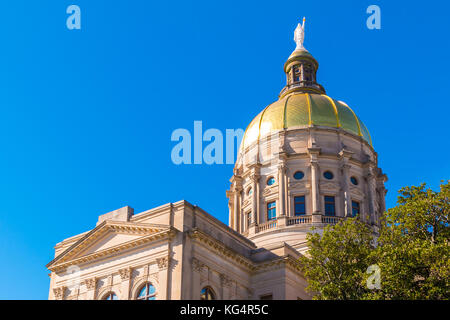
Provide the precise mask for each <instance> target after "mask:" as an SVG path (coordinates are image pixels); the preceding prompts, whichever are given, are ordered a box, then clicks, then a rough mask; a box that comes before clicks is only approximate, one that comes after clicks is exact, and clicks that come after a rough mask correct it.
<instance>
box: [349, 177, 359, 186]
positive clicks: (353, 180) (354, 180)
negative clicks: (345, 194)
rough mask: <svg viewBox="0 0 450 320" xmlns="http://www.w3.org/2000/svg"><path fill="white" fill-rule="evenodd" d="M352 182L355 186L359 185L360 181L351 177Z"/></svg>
mask: <svg viewBox="0 0 450 320" xmlns="http://www.w3.org/2000/svg"><path fill="white" fill-rule="evenodd" d="M350 181H351V182H352V183H353V184H354V185H355V186H357V185H358V179H356V178H355V177H351V178H350Z"/></svg>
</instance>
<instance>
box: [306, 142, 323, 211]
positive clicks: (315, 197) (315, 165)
mask: <svg viewBox="0 0 450 320" xmlns="http://www.w3.org/2000/svg"><path fill="white" fill-rule="evenodd" d="M308 153H309V155H310V157H311V202H312V211H313V212H312V214H313V215H319V214H321V210H320V200H319V160H318V156H319V153H320V148H308Z"/></svg>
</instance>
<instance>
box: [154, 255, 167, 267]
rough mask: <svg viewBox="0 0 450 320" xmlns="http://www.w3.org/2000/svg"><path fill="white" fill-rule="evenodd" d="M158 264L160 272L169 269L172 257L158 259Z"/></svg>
mask: <svg viewBox="0 0 450 320" xmlns="http://www.w3.org/2000/svg"><path fill="white" fill-rule="evenodd" d="M156 263H157V264H158V268H159V270H164V269H167V268H168V267H169V265H170V257H168V256H167V257H162V258H157V259H156Z"/></svg>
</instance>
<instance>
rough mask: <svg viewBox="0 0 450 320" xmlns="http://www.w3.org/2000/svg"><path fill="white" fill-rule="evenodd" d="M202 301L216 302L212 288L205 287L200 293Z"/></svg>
mask: <svg viewBox="0 0 450 320" xmlns="http://www.w3.org/2000/svg"><path fill="white" fill-rule="evenodd" d="M200 300H216V295H215V294H214V291H213V289H211V288H210V287H204V288H203V289H202V291H201V292H200Z"/></svg>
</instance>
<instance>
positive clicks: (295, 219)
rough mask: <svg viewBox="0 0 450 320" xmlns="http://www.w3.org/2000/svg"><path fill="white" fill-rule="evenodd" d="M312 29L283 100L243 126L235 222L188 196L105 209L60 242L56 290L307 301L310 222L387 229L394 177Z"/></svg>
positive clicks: (77, 295)
mask: <svg viewBox="0 0 450 320" xmlns="http://www.w3.org/2000/svg"><path fill="white" fill-rule="evenodd" d="M303 28H304V24H303V26H301V25H300V24H299V26H298V27H297V30H296V33H295V34H296V36H295V40H296V42H297V48H296V49H295V51H294V52H293V53H292V54H291V56H290V57H289V58H288V60H287V61H286V63H285V65H284V71H285V73H286V78H287V84H286V86H285V87H284V88H283V90H282V91H281V93H280V95H279V99H278V100H277V101H276V102H274V103H272V104H270V105H269V106H267V107H266V108H265V109H264V110H263V111H261V113H260V114H259V115H257V116H256V118H255V119H253V121H251V122H250V125H249V126H248V128H247V129H246V132H245V134H244V138H243V141H242V143H241V147H240V150H239V155H238V159H237V161H236V165H235V167H234V170H233V176H232V178H231V180H230V182H231V187H230V189H229V190H228V191H227V197H228V199H229V225H228V226H227V225H225V224H223V223H222V222H220V221H219V220H217V219H216V218H214V217H213V216H212V215H210V214H208V213H206V212H205V211H203V210H202V209H201V208H199V207H197V206H194V205H192V204H190V203H188V202H186V201H179V202H176V203H169V204H166V205H163V206H161V207H158V208H154V209H151V210H149V211H145V212H142V213H139V214H134V212H133V209H132V208H130V207H124V208H121V209H118V210H115V211H113V212H110V213H107V214H104V215H102V216H100V217H99V219H98V222H97V226H96V227H95V228H94V229H92V230H90V231H88V232H85V233H82V234H79V235H77V236H74V237H71V238H68V239H65V240H64V241H62V242H60V243H58V244H57V245H56V246H55V258H54V259H53V260H52V261H51V262H50V263H49V264H48V265H47V268H48V269H49V270H50V271H51V273H50V279H51V280H50V292H49V299H57V300H58V299H59V300H62V299H148V300H153V299H227V300H231V299H308V298H309V295H308V294H307V292H306V291H305V288H306V286H307V282H306V280H305V278H304V277H303V275H302V273H301V271H300V265H299V262H298V258H299V257H300V255H302V254H304V253H305V251H306V250H307V246H306V234H307V233H308V232H309V231H310V229H311V227H313V226H314V227H316V229H317V230H318V232H321V230H323V228H324V227H325V226H326V225H328V224H335V223H337V222H338V221H339V220H341V219H345V218H347V217H352V216H358V217H360V219H363V220H365V221H367V223H369V224H370V225H372V226H373V229H374V231H375V232H376V231H377V228H378V224H379V217H380V216H381V214H382V213H383V212H384V210H385V202H384V198H385V193H386V189H385V187H384V183H385V181H386V180H387V177H386V175H384V174H383V173H382V171H381V169H380V168H378V162H377V153H376V152H375V150H374V149H373V147H372V139H371V137H370V134H369V132H368V130H367V128H366V127H365V125H364V124H363V123H362V121H361V120H360V119H359V118H358V117H357V116H356V114H355V113H354V112H353V110H352V109H350V107H349V106H347V104H345V103H344V102H342V101H337V100H335V99H332V98H330V97H328V96H327V95H326V93H325V89H324V88H323V87H322V86H321V85H320V84H318V83H317V82H316V73H317V69H318V62H317V61H316V60H315V59H314V57H313V56H312V55H311V54H310V53H309V52H308V51H307V50H306V49H305V48H304V47H303Z"/></svg>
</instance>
